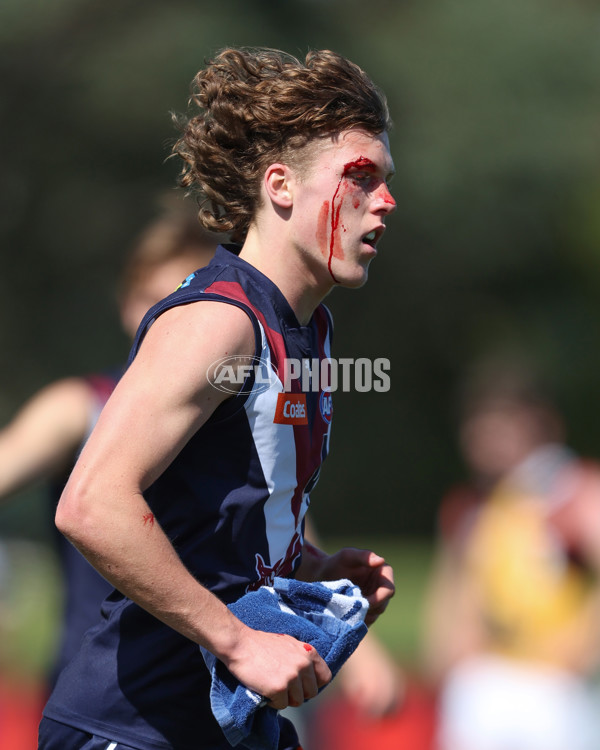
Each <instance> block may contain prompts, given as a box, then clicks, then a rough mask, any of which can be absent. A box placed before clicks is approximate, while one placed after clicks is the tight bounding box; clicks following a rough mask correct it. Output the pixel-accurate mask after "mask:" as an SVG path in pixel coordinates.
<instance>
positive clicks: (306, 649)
mask: <svg viewBox="0 0 600 750" xmlns="http://www.w3.org/2000/svg"><path fill="white" fill-rule="evenodd" d="M302 645H303V646H304V650H305V651H312V650H313V647H312V646H311V645H310V643H303V644H302Z"/></svg>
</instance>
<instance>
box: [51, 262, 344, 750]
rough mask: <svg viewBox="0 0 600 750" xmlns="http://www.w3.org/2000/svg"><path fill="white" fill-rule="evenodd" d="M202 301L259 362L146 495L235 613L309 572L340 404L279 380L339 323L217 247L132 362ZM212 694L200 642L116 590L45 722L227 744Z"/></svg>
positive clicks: (310, 357) (190, 747)
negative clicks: (309, 540) (317, 505)
mask: <svg viewBox="0 0 600 750" xmlns="http://www.w3.org/2000/svg"><path fill="white" fill-rule="evenodd" d="M202 300H215V301H220V302H222V303H225V304H233V305H236V306H238V307H239V308H241V309H242V310H244V311H245V312H246V313H247V314H248V316H249V317H250V320H251V321H252V323H253V326H254V331H255V338H256V350H255V362H257V363H258V364H257V367H256V368H255V369H253V370H252V372H251V373H248V379H247V381H246V382H245V383H244V385H243V387H242V390H241V391H240V392H239V393H238V394H236V395H233V396H232V397H231V398H229V399H227V400H226V401H225V402H224V403H222V404H221V405H220V406H219V407H218V408H217V409H216V411H215V412H214V414H213V415H212V416H211V417H210V419H209V420H208V421H207V422H206V423H205V425H203V427H202V428H201V429H200V430H199V431H198V432H197V433H196V434H195V435H194V436H193V437H192V438H191V439H190V441H189V442H188V444H187V445H186V446H185V447H184V448H183V450H182V451H181V452H180V453H179V455H178V456H177V458H176V459H175V460H174V461H173V463H172V464H171V465H170V466H169V467H168V468H167V469H166V470H165V472H164V473H163V474H162V475H161V476H160V477H159V479H157V481H156V482H155V483H154V484H153V485H152V486H151V487H150V488H149V489H148V490H147V492H146V493H145V497H146V500H147V502H148V504H149V506H150V508H151V510H152V512H153V513H154V516H155V517H156V519H157V521H158V522H159V523H160V525H161V527H162V528H163V530H164V531H165V533H166V534H167V535H168V537H169V538H170V539H171V540H172V542H173V544H174V546H175V548H176V550H177V552H178V554H179V555H180V557H181V559H182V561H183V563H184V564H185V565H186V567H187V568H188V569H189V570H190V571H191V572H192V573H193V574H194V575H195V576H196V578H197V579H198V580H199V581H200V582H201V583H202V584H203V585H205V586H206V587H207V588H209V589H210V590H211V591H213V592H214V593H215V594H217V595H218V596H219V597H220V598H221V599H222V600H223V601H224V602H226V603H228V602H231V601H234V600H236V599H238V598H239V597H240V596H241V595H243V594H244V593H245V592H246V591H248V590H250V589H253V588H256V587H258V586H260V585H261V584H264V583H270V582H271V581H272V580H273V577H274V576H276V575H277V576H292V575H293V574H294V571H295V570H296V569H297V567H298V565H299V563H300V558H301V551H302V542H303V519H304V514H305V512H306V510H307V507H308V504H309V492H310V490H311V489H312V487H314V484H315V482H316V480H317V477H318V474H319V470H320V466H321V463H322V461H323V459H324V458H325V456H326V453H327V448H328V440H329V431H330V423H331V403H330V394H328V393H327V392H323V391H321V390H319V389H318V388H317V389H315V390H312V389H311V390H309V391H308V392H302V383H301V381H300V380H299V379H294V380H292V381H291V382H290V383H289V384H288V385H289V387H288V389H287V390H284V380H285V377H284V373H285V367H286V360H290V359H293V360H306V361H308V362H314V361H316V360H319V361H321V360H323V359H324V358H326V357H328V356H329V343H330V336H331V323H330V317H329V313H328V312H327V310H326V309H325V308H324V307H323V306H320V307H319V308H318V309H317V310H316V311H315V313H314V315H313V317H312V319H311V321H310V323H309V325H307V326H300V325H299V323H298V321H297V319H296V317H295V315H294V313H293V311H292V309H291V308H290V306H289V305H288V303H287V301H286V299H285V298H284V297H283V295H282V294H281V292H280V291H279V290H278V289H277V287H276V286H275V285H274V284H273V283H272V282H271V281H270V280H269V279H268V278H266V277H265V276H264V275H263V274H262V273H260V272H259V271H257V270H256V269H255V268H253V267H252V266H250V265H249V264H247V263H246V262H244V261H243V260H241V259H240V258H238V257H237V256H236V255H235V254H233V253H232V252H230V251H229V250H227V249H225V248H224V247H219V249H218V250H217V253H216V255H215V257H214V259H213V260H212V261H211V263H210V264H209V265H208V266H207V267H206V268H203V269H201V270H200V271H197V272H196V273H195V274H192V275H191V276H190V277H188V279H186V281H185V282H184V283H183V284H182V286H181V287H180V288H179V289H178V290H177V291H176V292H174V293H173V294H172V295H170V296H169V297H167V298H166V299H165V300H163V301H162V302H160V303H159V304H158V305H156V306H155V307H153V308H152V309H151V310H150V311H149V313H148V314H147V315H146V317H145V318H144V320H143V321H142V324H141V326H140V330H139V332H138V336H137V338H136V341H135V343H134V346H133V350H132V357H134V356H135V354H136V352H137V350H138V347H139V346H140V344H141V342H142V341H143V337H144V335H145V333H146V331H147V330H148V328H149V327H150V326H151V325H152V323H153V321H154V320H155V319H156V318H157V317H158V316H159V315H161V314H162V313H163V312H164V311H166V310H168V309H169V308H172V307H174V306H177V305H182V304H190V303H196V302H198V301H202ZM206 376H207V373H203V372H202V373H198V377H199V378H205V377H206ZM209 686H210V682H209V673H208V670H207V669H206V666H205V665H204V661H203V659H202V656H201V654H200V651H199V648H198V646H197V645H196V644H195V643H193V642H192V641H190V640H188V639H187V638H185V637H184V636H182V635H180V634H179V633H177V632H175V631H174V630H172V629H171V628H169V627H167V626H166V625H164V624H163V623H161V622H160V621H159V620H157V619H155V618H154V617H152V616H151V615H150V614H148V613H147V612H146V611H145V610H143V609H142V608H141V607H139V606H137V605H136V604H135V603H133V602H132V601H131V600H129V599H127V598H126V597H124V596H123V595H121V594H119V593H117V592H114V593H113V594H112V595H111V596H109V598H108V599H107V600H106V601H105V603H104V605H103V608H102V621H101V622H100V623H99V624H98V625H97V626H96V627H95V628H93V629H92V630H90V631H88V633H87V635H86V637H85V638H84V641H83V644H82V648H81V650H80V652H79V654H78V655H77V656H76V657H75V659H74V660H73V661H72V663H71V664H70V665H69V667H67V669H66V670H65V671H64V672H63V673H62V675H61V677H60V678H59V680H58V683H57V686H56V688H55V690H54V692H53V694H52V696H51V698H50V700H49V702H48V705H47V706H46V709H45V712H44V713H45V715H46V716H47V717H49V718H51V719H54V720H56V721H59V722H63V723H65V724H69V725H71V726H73V727H76V728H78V729H82V730H84V731H87V732H90V733H91V734H96V735H100V736H103V737H107V738H110V739H111V740H114V741H119V742H123V743H124V744H128V745H132V746H134V747H136V748H140V749H141V750H150V749H158V748H165V749H169V750H171V749H174V748H177V750H197V748H199V747H202V748H229V744H228V742H227V741H226V739H225V737H224V736H223V734H222V732H221V730H220V728H219V726H218V724H217V722H216V721H215V720H214V718H213V716H212V713H211V710H210V703H209ZM281 722H282V740H281V743H280V747H281V748H291V747H295V745H296V744H297V739H296V738H295V733H294V732H293V730H292V729H291V728H290V726H289V723H288V722H287V721H286V720H283V719H281Z"/></svg>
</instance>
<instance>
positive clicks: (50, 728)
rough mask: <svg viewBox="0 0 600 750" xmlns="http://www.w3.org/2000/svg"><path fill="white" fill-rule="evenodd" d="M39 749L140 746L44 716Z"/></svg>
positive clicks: (120, 749)
mask: <svg viewBox="0 0 600 750" xmlns="http://www.w3.org/2000/svg"><path fill="white" fill-rule="evenodd" d="M288 747H289V745H288ZM38 750H139V748H135V747H133V746H132V745H124V744H123V743H122V742H115V741H114V740H110V739H107V738H106V737H98V736H97V735H94V734H89V733H88V732H82V731H81V730H80V729H75V728H74V727H70V726H68V725H67V724H62V723H61V722H60V721H54V720H53V719H48V718H47V717H45V716H44V718H43V719H42V721H41V723H40V731H39V739H38ZM295 750H302V747H301V746H300V745H297V746H296V745H295Z"/></svg>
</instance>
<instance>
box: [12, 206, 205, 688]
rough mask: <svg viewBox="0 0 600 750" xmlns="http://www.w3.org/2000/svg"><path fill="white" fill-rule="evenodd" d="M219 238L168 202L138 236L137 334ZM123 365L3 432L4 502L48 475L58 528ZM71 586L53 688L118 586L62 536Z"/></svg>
mask: <svg viewBox="0 0 600 750" xmlns="http://www.w3.org/2000/svg"><path fill="white" fill-rule="evenodd" d="M215 248H216V241H215V240H214V239H213V237H212V236H211V235H210V233H208V232H206V231H205V230H204V229H202V228H201V226H200V224H199V223H198V220H197V216H196V213H195V211H194V210H192V208H188V207H187V206H186V205H185V204H184V203H183V202H182V201H181V200H177V201H166V205H165V207H164V208H163V209H162V212H161V214H160V215H159V216H158V217H157V218H156V219H155V220H154V221H153V222H152V223H151V224H150V225H149V226H148V227H147V228H146V229H145V230H143V231H142V232H141V234H140V235H139V236H138V238H137V240H136V241H135V242H134V244H133V246H132V249H131V251H130V253H129V255H128V257H127V259H126V262H125V265H124V268H123V270H122V273H121V277H120V280H119V284H118V305H119V313H120V318H121V323H122V326H123V329H124V331H125V332H126V333H127V335H128V337H129V338H130V339H133V336H134V335H135V332H136V330H137V327H138V324H139V322H140V321H141V319H142V317H143V315H144V313H145V312H146V310H147V309H148V308H149V307H151V306H152V305H153V304H154V303H155V302H157V301H159V300H160V299H162V298H163V297H165V296H167V294H170V293H171V292H172V291H173V290H174V289H175V288H176V287H177V286H178V284H180V283H181V282H182V281H183V280H184V279H185V278H186V276H187V275H188V274H190V273H192V272H193V271H194V270H196V269H197V268H199V267H201V266H204V265H206V264H207V263H208V262H209V261H210V259H211V257H212V255H213V253H214V250H215ZM120 374H121V368H120V367H115V368H113V369H110V370H107V371H105V372H100V373H94V374H89V375H85V376H74V377H68V378H64V379H61V380H58V381H56V382H54V383H52V384H50V385H47V386H46V387H44V388H42V389H41V390H40V391H39V392H38V393H36V394H35V395H34V396H32V397H31V398H30V399H29V400H28V401H27V403H26V404H25V405H24V406H23V407H22V408H21V409H20V410H19V411H18V412H17V414H16V415H15V416H14V417H13V419H12V420H11V422H10V423H9V424H8V425H6V426H5V427H4V428H3V429H2V430H1V431H0V499H2V500H7V499H8V498H10V497H11V496H13V495H14V494H15V493H16V492H17V491H19V490H23V489H24V488H26V487H28V486H30V485H32V484H34V483H36V482H38V481H40V480H44V481H46V482H47V483H48V485H49V491H48V499H49V504H50V508H49V509H48V522H49V523H50V524H51V526H52V529H53V532H56V529H55V526H54V513H55V509H56V505H57V503H58V499H59V497H60V494H61V492H62V489H63V487H64V484H65V482H66V479H67V477H68V475H69V472H70V470H71V468H72V466H73V464H74V463H75V458H76V456H77V453H78V452H79V449H80V447H81V445H82V443H83V442H84V441H85V439H86V438H87V436H88V435H89V433H90V432H91V429H92V427H93V426H94V424H95V422H96V420H97V418H98V415H99V414H100V411H101V409H102V407H103V406H104V404H105V402H106V400H107V399H108V397H109V395H110V394H111V392H112V390H113V388H114V386H115V384H116V382H117V380H118V378H119V376H120ZM55 536H56V541H57V544H58V551H59V556H60V562H61V574H62V580H63V583H64V606H63V620H62V627H61V633H60V643H59V646H58V651H57V654H56V658H55V663H54V665H53V667H52V673H51V675H50V676H49V682H50V685H52V684H53V683H54V681H55V679H56V677H57V675H58V673H59V672H60V670H61V669H62V667H63V666H64V665H65V664H66V662H67V661H68V660H69V659H70V658H71V655H72V654H73V653H74V652H75V651H76V650H77V649H78V647H79V642H80V640H81V637H82V635H83V633H84V632H85V631H86V630H87V629H88V627H89V626H90V625H91V624H93V623H95V622H96V621H97V619H98V616H99V606H100V603H101V602H102V601H103V599H104V598H105V597H106V595H107V594H108V593H109V592H110V591H112V586H110V585H109V584H108V583H107V581H105V580H104V578H102V577H101V576H100V575H99V574H98V573H97V572H96V571H95V570H94V568H93V567H92V566H91V565H90V564H89V563H88V562H87V561H86V560H85V558H84V557H83V556H82V555H81V554H80V553H79V552H78V551H77V550H76V549H75V548H74V547H73V546H72V545H71V544H69V543H68V542H67V541H66V539H65V538H64V537H63V536H62V535H61V534H59V533H58V532H56V533H55Z"/></svg>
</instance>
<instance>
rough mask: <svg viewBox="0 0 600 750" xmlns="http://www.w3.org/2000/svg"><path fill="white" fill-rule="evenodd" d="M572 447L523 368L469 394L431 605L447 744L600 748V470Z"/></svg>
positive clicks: (469, 748) (432, 650) (525, 749)
mask: <svg viewBox="0 0 600 750" xmlns="http://www.w3.org/2000/svg"><path fill="white" fill-rule="evenodd" d="M563 441H564V436H563V430H562V425H561V420H560V419H559V418H558V416H557V414H556V412H555V410H554V408H553V407H552V405H551V404H550V403H549V402H548V401H547V400H546V399H544V398H542V396H541V394H540V391H538V390H537V389H536V388H534V387H533V385H532V384H531V383H529V382H527V380H526V379H523V378H522V376H521V375H520V374H519V375H518V376H517V374H515V373H511V374H510V375H506V376H505V375H502V374H501V373H500V372H496V373H495V375H494V377H493V378H492V379H491V380H488V379H487V377H486V379H485V387H483V385H481V387H479V386H478V387H477V388H476V389H475V391H474V392H473V393H472V394H471V397H470V399H469V402H468V407H467V409H466V411H465V415H464V419H463V422H462V428H461V442H462V447H463V451H464V456H465V459H466V462H467V463H468V465H469V467H470V468H471V470H472V472H473V477H472V480H471V482H470V483H469V484H468V485H466V486H464V487H462V488H458V489H455V490H453V491H452V492H451V493H450V494H449V496H448V497H447V498H446V499H445V501H444V503H443V505H442V511H441V516H440V517H441V529H442V533H441V542H440V549H439V554H438V559H437V565H436V570H435V575H434V580H433V583H432V589H431V597H430V607H429V628H428V639H427V644H426V645H427V652H428V655H429V662H430V663H429V666H430V668H431V670H432V673H433V675H434V676H435V678H436V679H437V680H438V681H439V685H440V717H439V718H440V731H439V748H440V750H594V748H596V749H597V748H598V747H600V734H599V732H598V726H597V724H598V722H597V719H596V714H600V712H599V711H598V710H597V706H596V705H595V704H594V699H593V692H592V690H591V687H590V685H591V680H592V678H593V676H594V674H595V672H596V669H597V667H598V663H599V659H598V657H599V645H600V639H599V638H598V631H599V629H600V606H599V604H600V597H599V589H598V585H597V574H598V571H599V570H600V467H599V466H598V465H596V464H595V463H593V462H588V461H582V460H581V459H580V458H579V457H577V456H576V455H575V454H574V453H573V452H572V451H570V450H569V449H568V448H566V447H565V445H564V442H563Z"/></svg>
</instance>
